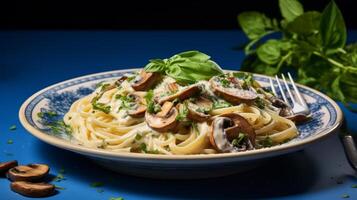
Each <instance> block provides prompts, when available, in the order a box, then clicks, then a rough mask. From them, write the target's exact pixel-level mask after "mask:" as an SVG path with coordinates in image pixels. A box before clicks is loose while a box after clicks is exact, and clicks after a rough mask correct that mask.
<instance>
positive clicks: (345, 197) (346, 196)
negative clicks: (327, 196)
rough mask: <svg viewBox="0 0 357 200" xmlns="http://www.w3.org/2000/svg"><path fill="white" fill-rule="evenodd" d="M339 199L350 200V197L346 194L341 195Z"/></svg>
mask: <svg viewBox="0 0 357 200" xmlns="http://www.w3.org/2000/svg"><path fill="white" fill-rule="evenodd" d="M341 197H342V198H344V199H348V198H350V195H348V194H343V195H342V196H341Z"/></svg>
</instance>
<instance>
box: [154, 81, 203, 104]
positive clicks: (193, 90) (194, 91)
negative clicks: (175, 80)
mask: <svg viewBox="0 0 357 200" xmlns="http://www.w3.org/2000/svg"><path fill="white" fill-rule="evenodd" d="M200 91H201V87H200V86H198V85H192V86H189V87H187V88H185V89H183V90H181V91H179V92H177V93H176V94H173V95H169V96H166V97H163V98H161V99H159V101H158V102H159V104H163V103H164V102H166V101H173V100H175V99H178V100H180V101H183V100H185V99H188V98H190V97H192V96H195V95H198V94H199V93H200Z"/></svg>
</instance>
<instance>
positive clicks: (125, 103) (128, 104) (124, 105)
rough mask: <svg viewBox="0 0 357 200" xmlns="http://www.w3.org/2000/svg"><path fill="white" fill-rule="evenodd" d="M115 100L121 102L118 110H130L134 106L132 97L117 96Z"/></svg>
mask: <svg viewBox="0 0 357 200" xmlns="http://www.w3.org/2000/svg"><path fill="white" fill-rule="evenodd" d="M115 98H116V99H119V100H120V101H121V104H120V106H119V110H122V109H124V110H130V109H132V108H133V107H134V106H135V98H134V97H133V96H130V95H120V94H117V95H116V96H115Z"/></svg>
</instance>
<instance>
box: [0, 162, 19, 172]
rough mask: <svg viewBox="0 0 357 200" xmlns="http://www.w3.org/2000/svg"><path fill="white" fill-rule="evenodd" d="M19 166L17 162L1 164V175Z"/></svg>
mask: <svg viewBox="0 0 357 200" xmlns="http://www.w3.org/2000/svg"><path fill="white" fill-rule="evenodd" d="M16 166H17V160H12V161H8V162H2V163H0V174H2V173H5V172H7V171H8V170H9V169H11V168H13V167H16Z"/></svg>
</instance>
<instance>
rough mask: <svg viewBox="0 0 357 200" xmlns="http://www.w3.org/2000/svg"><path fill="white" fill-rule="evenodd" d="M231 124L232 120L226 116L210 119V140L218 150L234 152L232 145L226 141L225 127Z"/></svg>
mask: <svg viewBox="0 0 357 200" xmlns="http://www.w3.org/2000/svg"><path fill="white" fill-rule="evenodd" d="M231 126H233V121H232V120H231V119H229V118H227V117H217V118H215V119H214V120H213V121H212V125H211V134H210V137H209V139H210V142H211V144H212V146H213V147H215V149H217V150H218V151H220V152H235V151H236V150H235V148H234V146H233V145H232V144H231V142H230V141H228V138H227V135H226V132H225V129H226V128H229V127H231Z"/></svg>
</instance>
